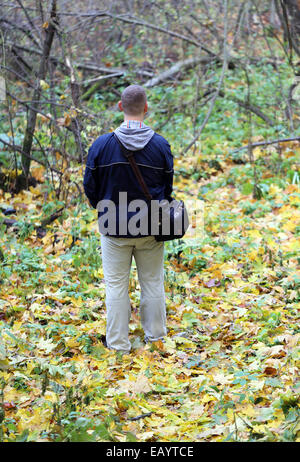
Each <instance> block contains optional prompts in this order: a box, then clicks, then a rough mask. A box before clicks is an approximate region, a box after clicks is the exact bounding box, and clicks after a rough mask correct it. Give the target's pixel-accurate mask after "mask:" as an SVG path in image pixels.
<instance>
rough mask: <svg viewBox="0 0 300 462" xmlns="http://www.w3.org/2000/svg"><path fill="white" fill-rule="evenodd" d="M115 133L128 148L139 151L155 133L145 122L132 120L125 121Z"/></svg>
mask: <svg viewBox="0 0 300 462" xmlns="http://www.w3.org/2000/svg"><path fill="white" fill-rule="evenodd" d="M114 133H115V134H116V136H117V137H118V138H119V140H120V141H121V143H122V144H123V145H124V146H125V148H126V149H129V150H130V151H139V150H140V149H143V148H144V147H145V146H146V144H147V143H148V142H149V141H150V139H151V138H152V136H153V135H154V130H152V128H150V127H148V126H147V125H145V124H144V123H143V122H138V121H135V120H130V121H128V122H123V123H122V125H120V127H118V128H117V129H116V130H115V131H114Z"/></svg>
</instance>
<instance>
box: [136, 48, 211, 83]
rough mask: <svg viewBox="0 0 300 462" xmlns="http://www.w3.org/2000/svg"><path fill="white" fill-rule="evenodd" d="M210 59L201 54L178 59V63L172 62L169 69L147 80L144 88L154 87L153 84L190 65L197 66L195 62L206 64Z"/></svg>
mask: <svg viewBox="0 0 300 462" xmlns="http://www.w3.org/2000/svg"><path fill="white" fill-rule="evenodd" d="M211 61H212V59H211V58H210V59H209V58H204V57H203V56H202V57H201V58H189V59H185V60H184V61H178V63H176V64H174V65H173V66H172V67H171V68H170V69H168V70H166V71H164V72H162V73H161V74H159V75H158V76H156V77H153V78H152V79H150V80H148V82H146V83H144V85H143V86H144V87H145V88H151V87H154V86H155V85H158V84H159V83H161V82H164V81H165V80H168V79H170V78H171V77H173V76H174V75H175V74H177V73H178V72H179V71H181V70H182V69H188V68H190V67H194V66H197V64H207V63H209V62H211Z"/></svg>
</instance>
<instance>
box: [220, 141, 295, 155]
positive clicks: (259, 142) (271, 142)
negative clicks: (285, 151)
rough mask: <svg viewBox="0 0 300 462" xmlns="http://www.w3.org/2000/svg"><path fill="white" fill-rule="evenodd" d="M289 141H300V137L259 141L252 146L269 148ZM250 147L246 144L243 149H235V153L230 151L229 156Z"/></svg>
mask: <svg viewBox="0 0 300 462" xmlns="http://www.w3.org/2000/svg"><path fill="white" fill-rule="evenodd" d="M289 141H300V136H296V137H294V138H281V139H278V140H273V141H257V142H256V143H251V146H252V147H256V146H268V145H270V144H277V143H287V142H289ZM249 146H250V145H249V144H246V146H242V147H241V148H238V149H234V150H233V151H230V152H229V153H228V155H231V154H234V153H236V152H239V151H243V150H244V149H248V148H249Z"/></svg>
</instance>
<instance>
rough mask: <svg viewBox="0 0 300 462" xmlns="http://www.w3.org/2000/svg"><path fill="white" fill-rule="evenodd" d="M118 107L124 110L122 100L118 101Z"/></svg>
mask: <svg viewBox="0 0 300 462" xmlns="http://www.w3.org/2000/svg"><path fill="white" fill-rule="evenodd" d="M118 107H119V109H120V111H123V106H122V101H119V102H118Z"/></svg>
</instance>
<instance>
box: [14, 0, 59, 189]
mask: <svg viewBox="0 0 300 462" xmlns="http://www.w3.org/2000/svg"><path fill="white" fill-rule="evenodd" d="M56 21H57V15H56V0H52V5H51V14H50V19H49V24H48V26H47V28H46V30H45V40H44V43H43V54H42V58H41V62H40V67H39V70H38V74H37V80H36V86H35V90H34V92H33V97H32V102H31V105H30V109H29V111H28V115H27V126H26V131H25V136H24V141H23V148H22V151H23V152H22V157H21V163H22V170H23V173H22V175H21V177H20V179H19V181H20V182H21V183H22V186H23V187H28V176H29V171H30V161H31V158H30V152H31V147H32V141H33V136H34V130H35V124H36V116H37V109H38V106H39V102H40V98H41V85H40V81H41V80H44V79H45V77H46V74H47V65H48V58H49V55H50V50H51V46H52V42H53V38H54V32H55V22H56Z"/></svg>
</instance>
